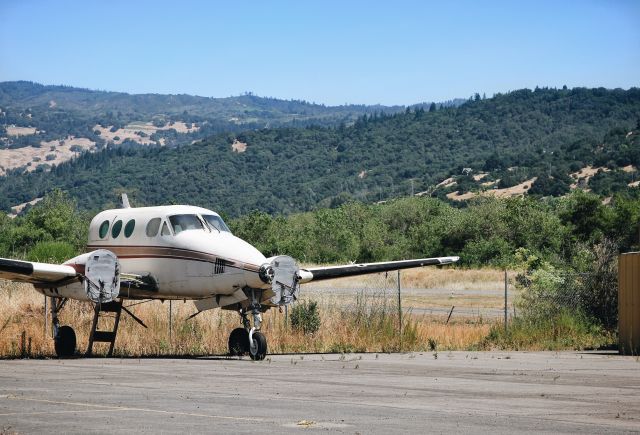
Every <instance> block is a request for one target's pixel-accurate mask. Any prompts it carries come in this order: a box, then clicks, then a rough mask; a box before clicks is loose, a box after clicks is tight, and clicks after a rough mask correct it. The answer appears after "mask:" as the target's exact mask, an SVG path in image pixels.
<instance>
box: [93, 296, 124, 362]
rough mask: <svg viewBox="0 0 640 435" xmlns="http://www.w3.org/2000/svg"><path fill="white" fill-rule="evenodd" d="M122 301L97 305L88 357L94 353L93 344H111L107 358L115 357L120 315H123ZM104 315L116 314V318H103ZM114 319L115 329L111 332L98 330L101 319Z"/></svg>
mask: <svg viewBox="0 0 640 435" xmlns="http://www.w3.org/2000/svg"><path fill="white" fill-rule="evenodd" d="M122 309H123V308H122V299H121V300H118V301H112V302H107V303H101V304H96V306H95V308H94V315H93V324H92V325H91V334H90V335H89V345H88V346H87V353H86V355H87V356H90V355H91V354H92V353H93V343H95V342H102V343H110V345H109V352H107V356H112V355H113V348H114V346H115V344H116V335H117V334H118V325H119V323H120V314H121V313H122ZM104 313H114V314H115V316H103V315H102V314H104ZM107 317H109V318H112V319H113V329H112V330H111V331H100V330H98V321H99V320H100V318H107Z"/></svg>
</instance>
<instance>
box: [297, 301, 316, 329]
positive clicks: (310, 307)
mask: <svg viewBox="0 0 640 435" xmlns="http://www.w3.org/2000/svg"><path fill="white" fill-rule="evenodd" d="M291 327H292V328H293V329H294V330H296V331H302V332H304V333H305V334H313V333H314V332H317V331H318V329H320V313H318V303H317V302H316V301H308V302H306V303H300V304H296V305H295V306H294V307H293V309H292V310H291Z"/></svg>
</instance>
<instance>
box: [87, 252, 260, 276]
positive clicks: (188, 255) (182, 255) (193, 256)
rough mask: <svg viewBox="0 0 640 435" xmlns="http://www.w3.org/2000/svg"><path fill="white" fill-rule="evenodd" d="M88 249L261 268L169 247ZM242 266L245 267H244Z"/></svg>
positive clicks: (246, 268)
mask: <svg viewBox="0 0 640 435" xmlns="http://www.w3.org/2000/svg"><path fill="white" fill-rule="evenodd" d="M87 249H91V250H93V249H108V250H110V251H111V252H113V253H114V254H116V256H117V257H118V258H172V259H176V260H192V261H203V262H208V263H215V261H216V260H217V259H219V260H223V261H224V262H225V266H227V267H233V268H236V269H242V270H246V271H249V272H258V271H259V270H260V266H256V265H254V264H248V263H242V262H241V261H236V260H231V259H227V258H223V257H218V256H215V255H212V254H209V253H207V252H201V251H194V250H192V249H182V248H173V247H167V246H135V245H127V246H122V245H89V246H87ZM241 264H242V265H243V266H244V267H242V266H241Z"/></svg>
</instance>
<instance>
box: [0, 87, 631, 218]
mask: <svg viewBox="0 0 640 435" xmlns="http://www.w3.org/2000/svg"><path fill="white" fill-rule="evenodd" d="M639 120H640V90H639V89H636V88H632V89H629V90H620V89H616V90H606V89H584V88H575V89H561V90H556V89H538V88H536V89H535V90H528V89H524V90H519V91H514V92H510V93H507V94H500V95H496V96H494V97H493V98H489V99H482V98H480V96H479V95H477V96H476V98H475V99H474V100H473V101H469V102H467V103H465V104H463V105H462V106H460V107H457V108H455V107H449V108H441V109H440V110H424V108H421V107H420V108H416V109H413V110H412V109H406V110H404V111H403V112H401V113H396V114H385V113H382V114H379V113H378V114H373V115H363V116H362V117H360V118H358V119H357V120H356V121H355V122H354V123H353V125H350V126H347V125H345V124H342V125H340V126H338V127H320V126H307V127H303V128H270V129H261V130H253V131H245V132H243V133H225V134H219V135H215V136H212V137H209V138H207V139H206V140H203V141H200V142H197V143H194V144H191V145H185V146H183V147H180V148H178V149H172V148H167V147H157V146H151V147H146V148H130V147H108V148H107V149H105V150H104V151H102V152H99V153H93V154H90V153H85V154H83V155H81V156H79V157H78V158H77V159H75V160H73V161H71V162H69V163H64V164H61V165H58V166H57V167H56V168H55V169H54V170H53V171H52V172H51V174H45V173H43V172H42V171H35V172H34V173H31V174H28V175H24V176H16V175H15V174H10V176H8V177H2V178H0V207H2V208H3V209H5V210H8V209H9V207H10V206H13V205H16V204H20V203H23V202H26V201H29V200H32V199H34V198H36V197H41V196H43V194H44V193H46V192H48V191H50V190H51V189H52V188H53V187H60V188H62V189H64V190H68V191H69V192H70V193H71V194H72V195H73V196H74V197H75V198H76V199H78V201H79V203H80V205H81V206H83V207H85V208H89V209H99V208H101V207H103V206H106V205H109V204H112V205H113V203H114V201H115V199H116V197H117V193H119V192H121V191H128V192H129V193H130V197H131V198H132V200H133V201H134V202H135V203H136V204H139V205H142V204H159V203H166V202H175V203H194V204H199V205H203V206H209V207H212V208H214V209H218V210H222V211H224V212H226V213H228V214H230V215H233V216H238V215H242V214H245V213H247V212H248V211H250V210H254V209H257V210H262V211H266V212H269V213H290V212H294V211H301V210H309V209H313V208H316V207H319V206H335V205H339V204H341V203H343V202H345V201H348V200H350V199H359V200H362V201H365V202H372V201H379V200H383V199H387V198H392V197H398V196H405V195H409V194H411V193H416V192H418V193H425V194H430V195H435V196H440V197H443V198H444V197H446V195H450V198H449V199H451V196H453V194H454V192H458V193H457V194H456V195H463V194H465V193H470V195H471V196H473V195H478V194H483V192H484V193H485V194H486V192H487V191H496V190H500V189H508V188H513V187H516V186H519V185H522V184H523V182H524V184H525V185H524V186H520V187H519V189H516V191H519V192H521V193H523V194H524V193H526V194H530V195H537V196H548V195H553V196H558V195H564V194H565V193H567V192H569V190H571V189H572V187H573V188H575V187H578V186H579V187H582V188H586V189H592V190H594V191H596V192H598V193H600V194H602V195H610V194H611V193H613V192H620V191H630V192H635V191H636V190H637V189H635V188H634V187H632V186H633V185H634V184H635V185H637V183H636V182H635V180H636V178H637V175H636V174H637V167H638V166H639V165H640V140H639V139H638V126H639ZM571 174H573V177H572V176H571ZM584 174H591V176H586V175H584ZM447 179H449V180H448V181H447V182H444V183H443V181H445V180H447ZM630 185H631V186H630ZM493 187H497V189H494V188H493Z"/></svg>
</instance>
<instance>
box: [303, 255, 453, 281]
mask: <svg viewBox="0 0 640 435" xmlns="http://www.w3.org/2000/svg"><path fill="white" fill-rule="evenodd" d="M459 259H460V257H435V258H420V259H416V260H402V261H384V262H381V263H364V264H348V265H345V266H329V267H311V268H308V269H300V270H299V271H298V274H299V276H300V283H305V282H309V281H320V280H324V279H333V278H343V277H345V276H356V275H365V274H367V273H377V272H387V271H390V270H399V269H409V268H412V267H422V266H442V265H445V264H453V263H455V262H456V261H458V260H459Z"/></svg>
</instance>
